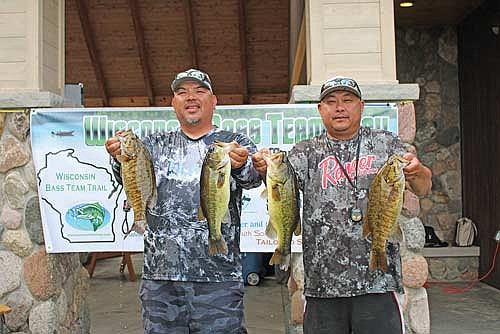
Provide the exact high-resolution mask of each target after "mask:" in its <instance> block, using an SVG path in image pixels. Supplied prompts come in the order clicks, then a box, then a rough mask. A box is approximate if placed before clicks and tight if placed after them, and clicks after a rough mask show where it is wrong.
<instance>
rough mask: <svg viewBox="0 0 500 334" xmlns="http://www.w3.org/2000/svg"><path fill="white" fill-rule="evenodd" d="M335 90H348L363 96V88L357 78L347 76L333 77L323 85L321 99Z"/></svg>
mask: <svg viewBox="0 0 500 334" xmlns="http://www.w3.org/2000/svg"><path fill="white" fill-rule="evenodd" d="M335 90H347V91H350V92H351V93H353V94H355V95H357V96H358V97H359V98H361V90H360V89H359V86H358V83H357V82H356V81H355V80H353V79H351V78H347V77H333V78H331V79H328V80H327V81H325V83H324V84H323V85H322V86H321V94H320V95H321V96H320V99H323V98H324V97H325V96H326V95H328V94H330V93H331V92H333V91H335Z"/></svg>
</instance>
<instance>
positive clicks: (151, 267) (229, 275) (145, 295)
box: [106, 69, 261, 334]
mask: <svg viewBox="0 0 500 334" xmlns="http://www.w3.org/2000/svg"><path fill="white" fill-rule="evenodd" d="M171 88H172V91H173V94H174V96H173V98H172V106H173V108H174V111H175V114H176V117H177V119H178V120H179V123H180V128H179V129H178V130H176V131H172V132H168V133H157V134H153V135H149V136H147V137H145V138H143V142H144V143H145V144H146V146H147V147H148V150H149V151H150V153H151V157H152V159H153V164H154V169H155V174H156V184H157V187H158V202H157V204H156V206H155V207H154V208H153V209H151V210H148V212H147V222H148V226H147V229H146V232H145V234H144V268H143V274H142V283H141V287H140V291H139V295H140V299H141V302H142V318H143V321H144V332H145V333H146V334H152V333H155V334H159V333H174V334H181V333H182V334H187V333H200V334H204V333H205V334H208V333H223V334H240V333H247V331H246V329H245V325H244V316H243V277H242V267H241V260H240V252H239V240H240V214H241V196H242V189H250V188H254V187H257V186H259V185H260V183H261V178H260V175H259V173H258V172H257V171H256V170H255V168H254V167H253V165H252V160H251V158H250V157H249V156H250V154H249V153H254V152H255V151H256V150H257V148H256V146H255V145H254V143H252V142H251V141H250V139H249V138H248V137H246V136H245V135H242V134H236V133H232V132H228V131H225V130H221V129H219V128H217V127H216V126H214V125H213V123H212V116H213V113H214V109H215V106H216V104H217V98H216V96H215V95H214V93H213V88H212V83H211V81H210V78H209V76H208V75H207V74H206V73H204V72H202V71H200V70H197V69H189V70H187V71H184V72H181V73H179V74H177V76H176V77H175V79H174V80H173V82H172V85H171ZM117 134H119V133H117ZM215 140H217V141H222V142H231V141H233V140H234V141H236V142H237V143H238V145H237V147H236V148H234V149H233V150H232V151H231V152H230V153H229V156H230V158H231V168H232V169H231V181H230V182H231V198H230V203H229V212H230V216H231V222H230V223H229V224H222V225H223V226H222V235H223V236H224V239H225V240H226V243H227V248H228V253H227V254H226V255H223V254H220V255H215V256H210V255H209V254H208V244H207V243H208V226H207V223H206V221H198V208H199V205H200V173H201V166H202V163H203V159H204V157H205V155H206V151H207V149H208V147H209V146H210V145H211V144H212V143H213V142H214V141H215ZM106 149H107V150H108V152H109V154H110V155H111V156H112V157H115V156H116V155H117V154H119V153H120V143H119V141H118V139H117V137H116V136H115V137H113V138H110V139H109V140H108V141H107V142H106ZM113 167H114V171H115V175H116V176H117V177H118V176H119V168H120V165H119V163H118V162H117V161H114V166H113Z"/></svg>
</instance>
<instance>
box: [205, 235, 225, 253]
mask: <svg viewBox="0 0 500 334" xmlns="http://www.w3.org/2000/svg"><path fill="white" fill-rule="evenodd" d="M208 254H210V255H211V256H213V255H216V254H227V244H226V241H225V240H224V237H222V236H221V237H220V239H208Z"/></svg>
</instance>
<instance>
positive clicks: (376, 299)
mask: <svg viewBox="0 0 500 334" xmlns="http://www.w3.org/2000/svg"><path fill="white" fill-rule="evenodd" d="M361 96H362V95H361V90H360V89H359V86H358V84H357V82H356V81H355V80H354V79H352V78H349V77H342V76H336V77H333V78H331V79H329V80H327V81H325V82H324V84H323V85H322V87H321V92H320V102H319V103H318V111H319V114H320V116H321V119H322V121H323V124H324V126H325V129H326V133H324V134H322V135H320V136H318V137H315V138H313V139H308V140H305V141H302V142H300V143H298V144H296V145H295V147H294V148H293V149H292V150H291V151H290V153H289V155H288V159H289V160H290V162H291V164H292V166H293V167H294V169H295V172H296V174H297V178H298V180H299V187H300V189H301V191H302V194H303V219H302V222H303V228H302V245H303V260H304V274H305V287H304V295H305V296H306V310H305V315H304V334H321V333H325V334H326V333H328V334H330V333H340V334H349V333H351V332H352V333H357V334H368V333H370V334H374V333H384V334H396V333H397V334H400V333H402V332H403V322H402V318H401V313H400V308H399V303H398V301H397V298H396V295H395V293H402V292H403V285H402V278H401V259H400V254H399V245H398V244H397V243H391V242H388V246H387V258H388V263H387V265H388V270H387V272H383V271H381V270H378V269H377V270H375V271H373V272H371V271H370V270H369V259H370V241H368V240H366V239H365V238H363V236H362V234H363V233H362V224H363V218H362V217H363V213H366V208H367V201H368V196H367V193H368V190H369V188H370V185H371V183H372V181H373V179H374V177H375V175H376V173H377V171H378V170H379V169H380V168H381V167H382V166H383V165H384V163H385V162H386V161H387V159H388V158H389V157H390V156H391V155H392V154H400V155H403V157H404V158H406V159H407V160H408V161H409V163H408V164H407V166H406V167H405V168H404V169H403V172H404V174H405V177H406V181H407V188H409V189H411V190H412V191H413V192H415V193H416V194H417V195H424V194H426V193H428V192H429V191H430V188H431V185H432V182H431V172H430V170H429V169H428V168H427V167H425V166H424V165H422V164H421V163H420V161H419V160H418V159H417V157H416V156H415V155H414V154H412V153H407V152H406V151H405V149H404V146H403V143H402V142H401V140H400V139H399V138H398V137H397V136H396V135H394V134H393V133H391V132H389V131H384V130H374V129H370V128H367V127H362V126H361V115H362V112H363V107H364V101H363V100H362V97H361ZM264 152H266V149H262V150H261V151H259V152H258V153H256V154H254V155H253V162H254V166H255V168H256V169H257V170H258V171H259V172H260V173H261V175H262V176H263V177H265V174H266V170H267V166H266V162H265V160H264V159H263V158H262V153H264Z"/></svg>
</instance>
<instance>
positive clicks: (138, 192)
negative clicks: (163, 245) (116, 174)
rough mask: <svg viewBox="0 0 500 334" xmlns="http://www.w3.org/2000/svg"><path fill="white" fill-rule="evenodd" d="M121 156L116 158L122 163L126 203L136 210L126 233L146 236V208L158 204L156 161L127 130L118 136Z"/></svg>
mask: <svg viewBox="0 0 500 334" xmlns="http://www.w3.org/2000/svg"><path fill="white" fill-rule="evenodd" d="M118 138H119V139H120V143H121V154H120V155H118V156H117V157H116V159H117V160H118V161H119V162H120V163H121V176H122V182H123V188H124V189H125V194H126V195H127V201H128V203H129V204H130V206H131V207H132V210H134V223H133V225H132V227H131V228H130V230H128V231H127V233H125V237H124V238H126V237H127V236H128V235H129V233H130V232H132V231H135V232H137V233H141V234H142V233H144V231H145V230H146V225H147V222H146V208H153V207H154V206H155V205H156V201H157V198H158V196H157V190H156V178H155V173H154V167H153V162H152V160H151V155H150V154H149V151H148V149H147V148H146V145H144V143H143V142H142V141H141V140H140V139H139V138H138V137H137V136H136V135H135V134H134V133H133V132H132V130H127V131H124V132H123V133H121V134H120V136H119V137H118Z"/></svg>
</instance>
